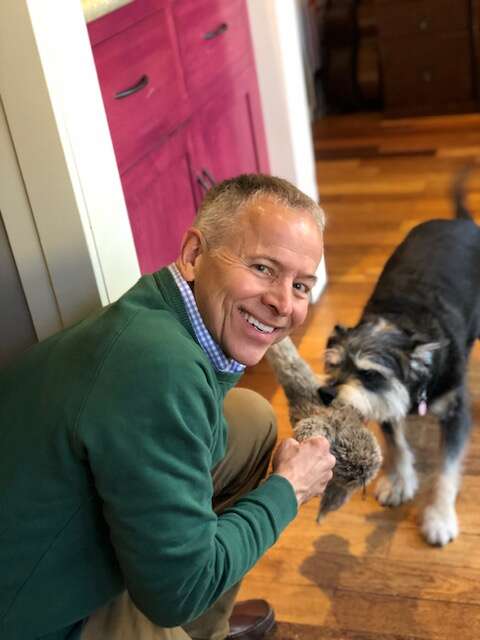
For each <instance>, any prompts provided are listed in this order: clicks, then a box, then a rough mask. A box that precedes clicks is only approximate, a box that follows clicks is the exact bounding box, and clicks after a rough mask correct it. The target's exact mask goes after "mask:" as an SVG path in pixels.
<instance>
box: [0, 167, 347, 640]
mask: <svg viewBox="0 0 480 640" xmlns="http://www.w3.org/2000/svg"><path fill="white" fill-rule="evenodd" d="M322 224H323V218H322V214H321V210H320V209H319V207H318V205H316V204H315V203H314V202H313V201H312V200H310V199H309V198H307V197H306V196H305V195H304V194H302V193H301V192H299V191H298V190H297V189H296V188H295V187H293V186H292V185H290V184H289V183H287V182H285V181H284V180H280V179H278V178H272V177H267V176H256V175H249V176H240V177H238V178H235V179H232V180H229V181H226V182H224V183H222V184H220V185H218V186H216V187H214V188H213V189H212V190H211V191H210V192H209V193H208V194H207V196H206V198H205V201H204V202H203V204H202V206H201V208H200V211H199V215H198V216H197V219H196V221H195V224H194V226H193V227H192V228H191V229H189V230H188V231H187V232H186V234H185V237H184V239H183V242H182V246H181V250H180V255H179V258H178V260H177V261H176V263H175V264H174V265H170V267H168V268H165V269H162V270H160V271H159V272H156V273H154V274H152V275H147V276H144V277H142V278H141V279H140V280H139V282H138V283H137V284H136V285H135V286H134V287H133V288H132V289H131V290H130V291H128V292H127V293H126V294H125V295H124V296H122V297H121V298H120V299H119V300H118V301H117V302H116V303H114V304H113V305H111V306H110V307H108V308H106V309H104V310H102V311H101V312H100V313H98V314H97V315H96V316H94V317H91V318H87V319H86V320H85V321H83V322H81V323H79V324H77V325H76V326H74V327H71V328H69V329H67V330H65V331H62V332H60V333H59V334H57V335H55V336H53V337H51V338H49V339H48V340H46V341H44V342H42V343H40V344H38V345H36V346H35V347H34V348H32V349H31V350H30V351H28V352H27V353H26V354H25V355H24V356H23V357H22V358H21V359H20V360H18V361H17V362H16V363H15V364H13V365H12V366H10V367H8V368H7V369H6V370H4V371H3V372H1V373H0V541H1V544H0V568H1V569H0V620H1V621H2V622H1V624H0V637H1V638H2V639H3V640H10V639H15V640H28V639H32V638H35V639H37V638H40V637H41V638H42V640H45V639H46V638H48V640H52V639H53V638H55V640H59V639H62V640H63V639H66V638H69V639H71V638H78V637H81V638H82V640H99V639H100V638H102V639H107V638H108V640H115V639H118V638H122V639H129V638H159V639H166V638H175V639H178V640H180V639H181V638H188V637H191V638H198V639H200V638H208V639H210V640H219V639H221V638H225V637H226V636H227V635H228V634H230V637H236V638H242V637H243V638H251V637H261V635H262V633H263V632H264V631H266V630H267V629H268V628H269V627H271V625H272V621H273V615H272V612H271V611H269V610H268V607H267V606H266V604H265V603H264V602H263V601H259V602H256V601H254V602H253V603H250V604H252V605H255V606H257V608H258V611H257V612H256V614H255V612H254V614H255V617H254V623H253V626H250V625H249V620H250V619H249V617H248V615H249V611H248V605H245V604H243V605H242V604H240V605H239V606H238V607H236V608H235V609H234V610H233V613H232V608H233V605H234V599H235V595H236V592H237V590H238V585H239V582H240V580H241V578H242V577H243V576H244V575H245V573H246V572H247V571H248V570H249V569H250V568H251V567H252V566H253V565H254V564H255V562H256V561H257V560H258V559H259V557H260V556H261V555H262V554H263V553H265V551H266V550H267V549H268V548H269V547H270V546H271V545H272V544H273V543H274V542H275V541H276V539H277V538H278V536H279V535H280V533H281V532H282V530H283V529H284V528H285V527H286V526H287V525H288V524H289V522H291V521H292V520H293V519H294V518H295V516H296V514H297V509H298V507H299V505H301V504H303V503H304V502H306V501H307V500H309V499H310V498H311V497H313V496H319V495H321V494H322V493H323V491H324V489H325V486H326V484H327V482H328V481H329V479H330V478H331V476H332V471H331V470H332V467H333V465H334V462H335V461H334V458H333V456H331V455H330V453H329V449H328V443H327V442H326V440H324V439H323V438H314V439H312V440H309V441H307V442H305V443H302V444H299V443H297V442H296V441H294V440H293V439H287V440H285V441H283V442H282V443H281V444H280V445H279V447H278V448H277V451H276V452H275V455H274V458H273V464H272V469H273V472H272V473H271V474H270V475H269V476H268V478H266V479H265V480H264V478H265V476H266V474H267V469H268V466H269V461H270V455H271V452H272V450H273V447H274V444H275V438H276V434H275V421H274V416H273V414H272V411H271V407H270V405H268V403H267V402H266V401H265V400H263V399H261V398H260V397H259V396H258V395H257V394H255V393H254V392H252V391H248V390H245V389H244V390H241V389H232V387H233V386H234V385H235V384H236V383H237V382H238V380H239V378H240V376H241V373H242V371H243V369H244V367H245V366H252V365H255V364H256V363H258V362H259V361H260V359H261V358H262V357H263V355H264V354H265V352H266V350H267V349H268V347H269V346H270V345H271V344H273V343H274V342H277V341H279V340H281V339H282V338H283V337H284V336H286V335H288V334H290V333H291V332H292V331H293V330H294V329H296V328H297V327H298V326H299V325H301V323H302V322H303V321H304V319H305V316H306V313H307V308H308V296H309V291H310V289H311V287H312V285H313V284H314V282H315V271H316V268H317V266H318V263H319V261H320V258H321V255H322ZM225 396H226V397H225ZM262 606H263V609H262ZM238 616H241V618H240V619H241V620H243V622H245V621H246V624H245V625H244V626H245V628H244V629H237V627H236V626H235V625H236V622H238V619H239V618H238Z"/></svg>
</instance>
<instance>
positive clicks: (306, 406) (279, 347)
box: [266, 338, 320, 424]
mask: <svg viewBox="0 0 480 640" xmlns="http://www.w3.org/2000/svg"><path fill="white" fill-rule="evenodd" d="M266 358H267V360H268V362H269V363H270V365H271V367H272V369H273V371H274V372H275V376H276V378H277V380H278V382H279V383H280V384H281V385H282V387H283V390H284V391H285V395H286V396H287V400H288V406H289V409H290V418H291V420H292V423H293V424H295V423H296V422H297V421H298V420H300V419H302V418H306V417H307V416H310V415H312V413H315V407H317V408H318V407H319V405H320V402H319V399H318V392H317V389H318V387H319V382H318V380H317V378H316V377H315V374H314V373H313V371H312V369H311V368H310V367H309V366H308V364H307V363H306V362H305V360H303V359H302V358H301V357H300V355H299V353H298V351H297V349H296V348H295V345H294V344H293V342H292V341H291V339H290V338H284V339H283V340H282V341H281V342H279V343H277V344H274V345H272V346H271V347H270V348H269V350H268V351H267V354H266Z"/></svg>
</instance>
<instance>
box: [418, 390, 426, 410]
mask: <svg viewBox="0 0 480 640" xmlns="http://www.w3.org/2000/svg"><path fill="white" fill-rule="evenodd" d="M417 405H418V409H417V410H418V415H419V416H425V415H427V411H428V405H427V389H426V388H425V387H423V388H422V389H420V391H419V392H418V395H417Z"/></svg>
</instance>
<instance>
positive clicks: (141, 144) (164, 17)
mask: <svg viewBox="0 0 480 640" xmlns="http://www.w3.org/2000/svg"><path fill="white" fill-rule="evenodd" d="M93 55H94V58H95V64H96V66H97V73H98V78H99V82H100V87H101V91H102V96H103V101H104V104H105V110H106V113H107V118H108V123H109V126H110V132H111V135H112V140H113V146H114V149H115V154H116V157H117V163H118V167H119V170H120V172H122V171H124V170H125V169H126V168H128V167H129V166H131V165H132V164H133V163H134V162H135V161H137V160H138V159H139V158H140V157H142V156H143V155H145V153H147V152H148V151H149V150H150V149H151V148H153V147H154V146H155V145H156V144H158V141H159V139H160V138H161V137H162V136H165V135H167V134H168V132H169V131H171V130H172V129H174V128H175V127H176V126H177V125H178V123H179V122H181V121H182V120H184V119H185V118H186V117H187V116H188V115H189V104H188V100H187V93H186V88H185V82H184V78H183V72H182V69H181V65H180V60H179V57H178V53H177V47H176V45H175V33H174V25H173V20H172V17H171V14H170V12H169V11H168V10H167V9H166V10H160V11H156V12H155V13H153V14H151V15H148V16H147V17H145V18H144V19H143V20H140V21H138V22H136V23H135V24H133V25H132V26H130V27H129V28H128V29H125V30H124V31H122V32H121V33H117V34H116V35H114V36H112V37H111V38H109V39H107V40H104V41H102V42H100V43H99V44H97V45H95V46H94V47H93Z"/></svg>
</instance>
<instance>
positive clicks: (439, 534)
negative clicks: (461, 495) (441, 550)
mask: <svg viewBox="0 0 480 640" xmlns="http://www.w3.org/2000/svg"><path fill="white" fill-rule="evenodd" d="M422 534H423V537H424V538H425V540H426V541H427V542H428V543H429V544H431V545H436V546H440V547H443V546H444V545H446V544H448V543H449V542H451V541H452V540H454V539H455V538H456V537H457V536H458V520H457V514H456V513H455V508H454V507H452V506H451V505H443V506H439V505H437V504H431V505H429V506H428V507H427V508H426V509H425V511H424V512H423V518H422Z"/></svg>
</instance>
